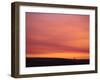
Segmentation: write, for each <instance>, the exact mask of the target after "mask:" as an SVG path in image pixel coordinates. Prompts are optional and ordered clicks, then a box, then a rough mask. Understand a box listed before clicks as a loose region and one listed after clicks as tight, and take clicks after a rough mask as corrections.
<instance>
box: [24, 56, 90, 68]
mask: <svg viewBox="0 0 100 80" xmlns="http://www.w3.org/2000/svg"><path fill="white" fill-rule="evenodd" d="M81 64H89V60H88V59H78V60H77V59H62V58H26V67H39V66H59V65H81Z"/></svg>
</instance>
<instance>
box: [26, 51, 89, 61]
mask: <svg viewBox="0 0 100 80" xmlns="http://www.w3.org/2000/svg"><path fill="white" fill-rule="evenodd" d="M27 58H64V59H89V54H88V53H81V54H80V53H79V52H54V53H42V54H27Z"/></svg>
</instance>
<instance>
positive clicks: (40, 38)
mask: <svg viewBox="0 0 100 80" xmlns="http://www.w3.org/2000/svg"><path fill="white" fill-rule="evenodd" d="M26 57H33V58H34V57H43V58H64V59H73V58H75V59H89V15H74V14H56V13H33V12H32V13H31V12H27V13H26Z"/></svg>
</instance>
